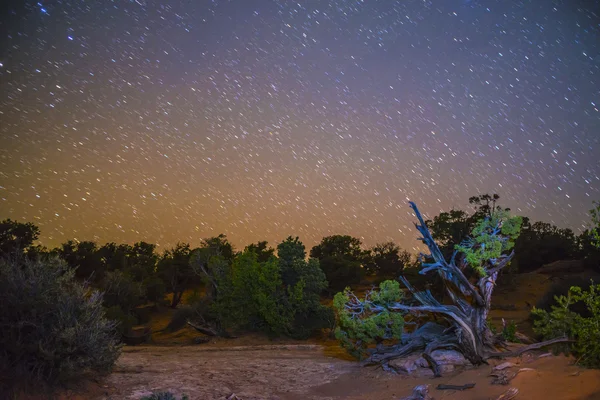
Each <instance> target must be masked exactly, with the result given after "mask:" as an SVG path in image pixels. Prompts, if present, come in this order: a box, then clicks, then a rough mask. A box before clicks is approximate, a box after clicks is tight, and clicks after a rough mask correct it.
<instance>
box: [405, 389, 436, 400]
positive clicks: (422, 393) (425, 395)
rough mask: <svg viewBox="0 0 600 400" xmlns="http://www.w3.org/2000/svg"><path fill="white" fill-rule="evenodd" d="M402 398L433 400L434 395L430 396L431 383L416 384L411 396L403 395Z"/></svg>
mask: <svg viewBox="0 0 600 400" xmlns="http://www.w3.org/2000/svg"><path fill="white" fill-rule="evenodd" d="M400 400H433V397H431V396H429V385H419V386H415V388H414V389H413V392H412V394H411V395H410V396H407V397H402V398H401V399H400Z"/></svg>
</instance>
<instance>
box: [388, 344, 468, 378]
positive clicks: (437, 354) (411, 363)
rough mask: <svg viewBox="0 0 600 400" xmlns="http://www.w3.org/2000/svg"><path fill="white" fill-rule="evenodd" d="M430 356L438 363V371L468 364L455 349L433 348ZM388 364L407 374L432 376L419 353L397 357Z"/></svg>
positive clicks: (446, 371)
mask: <svg viewBox="0 0 600 400" xmlns="http://www.w3.org/2000/svg"><path fill="white" fill-rule="evenodd" d="M431 357H432V358H433V359H434V360H435V361H436V362H437V363H438V364H439V366H440V372H441V373H442V374H444V373H446V374H447V373H450V372H454V371H455V369H456V367H463V366H467V365H470V363H469V361H467V359H466V358H465V357H464V356H463V355H462V354H461V353H459V352H458V351H455V350H434V351H433V352H431ZM389 366H390V367H392V368H394V369H395V370H396V371H398V372H404V373H406V374H409V375H418V376H433V371H432V370H431V367H430V365H429V363H428V362H427V360H425V359H424V358H423V356H421V354H412V355H410V356H408V357H404V358H397V359H395V360H392V361H390V362H389Z"/></svg>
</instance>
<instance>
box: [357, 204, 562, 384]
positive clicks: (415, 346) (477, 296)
mask: <svg viewBox="0 0 600 400" xmlns="http://www.w3.org/2000/svg"><path fill="white" fill-rule="evenodd" d="M409 204H410V207H411V208H412V209H413V211H414V213H415V216H416V217H417V220H418V223H416V224H415V227H416V228H417V230H418V231H419V233H420V234H421V237H420V238H419V239H420V240H421V241H422V242H423V243H424V244H425V245H426V246H427V248H428V249H429V254H428V255H423V254H422V255H421V256H422V257H421V260H424V259H427V260H432V261H430V262H422V264H421V270H420V271H419V273H420V274H426V273H428V272H437V274H438V275H439V276H440V278H441V279H442V282H443V285H444V290H445V292H446V295H447V298H448V299H449V302H448V303H441V302H440V301H438V300H437V299H436V298H435V297H434V296H433V295H432V293H431V292H430V291H428V290H426V291H417V290H416V289H415V288H414V287H413V286H412V285H411V284H410V282H408V280H407V279H406V278H405V277H404V276H401V277H400V281H401V282H402V283H403V284H404V286H405V287H406V289H407V290H408V293H409V294H410V296H411V297H412V299H413V300H414V302H413V303H411V304H406V303H400V302H394V303H388V304H386V305H385V306H382V305H380V304H375V303H374V302H372V301H371V300H370V299H371V298H372V297H371V295H372V294H373V291H369V292H367V295H366V296H365V300H364V301H363V300H360V299H358V298H357V297H356V296H354V298H353V299H352V301H351V302H349V303H347V304H346V308H347V309H349V310H350V311H351V312H353V313H355V314H360V313H361V312H362V311H363V310H364V309H365V308H367V309H369V310H370V311H371V312H374V313H378V312H390V311H391V312H400V313H403V314H408V315H410V316H412V317H413V318H414V320H415V321H418V320H422V317H423V316H432V315H433V316H434V318H435V320H436V323H431V322H429V323H426V324H425V325H423V327H425V326H427V325H428V324H429V326H428V328H427V329H421V328H419V329H417V330H416V331H415V332H412V333H409V334H405V335H404V336H403V338H402V340H401V342H400V343H399V344H398V345H395V346H392V347H390V346H387V347H386V346H383V345H379V346H377V348H375V349H372V350H371V351H370V355H369V357H368V358H367V359H366V360H365V361H364V362H363V365H373V364H379V365H381V366H382V367H384V368H385V369H386V370H389V369H392V370H393V368H392V367H391V366H390V365H389V362H390V361H391V360H394V359H396V358H401V357H406V356H409V355H411V354H414V353H422V356H423V358H424V359H425V360H426V361H427V362H428V364H429V365H430V367H431V369H432V370H433V372H434V375H435V376H436V377H439V376H441V367H440V365H439V363H438V362H437V361H436V360H435V358H434V357H433V356H432V352H433V351H434V350H436V349H454V350H457V351H458V352H460V353H461V354H462V355H463V356H464V357H465V358H466V359H467V360H468V361H469V362H470V363H471V364H473V365H481V364H485V363H487V360H488V359H490V358H506V357H514V356H519V355H521V354H523V353H525V352H527V351H530V350H535V349H539V348H542V347H546V346H549V345H552V344H555V343H560V342H565V341H568V339H566V338H559V339H553V340H549V341H546V342H541V343H534V344H529V345H527V346H524V347H522V348H519V349H517V350H515V351H498V350H499V349H507V346H506V343H505V342H504V340H503V339H502V338H501V337H500V336H498V335H494V334H493V333H492V332H491V330H490V328H489V326H488V325H487V322H486V321H487V317H488V314H489V311H490V309H491V298H492V292H493V291H494V289H495V287H496V280H497V279H498V276H499V273H500V271H501V270H502V269H503V268H505V267H506V266H507V265H508V264H509V263H510V261H511V259H512V258H513V256H514V251H513V252H511V253H510V254H508V255H501V256H499V257H498V258H496V259H489V260H486V261H485V262H484V263H483V265H482V266H481V267H480V268H479V270H478V272H477V274H474V276H472V277H470V278H468V277H467V275H465V271H466V270H467V268H468V266H467V262H466V260H465V258H464V256H459V254H458V251H455V252H454V254H453V255H452V257H451V258H450V260H446V259H445V258H444V256H443V253H442V251H441V250H440V248H439V247H438V245H437V244H436V242H435V241H434V239H433V236H432V235H431V232H430V231H429V228H428V227H427V224H426V223H425V220H424V218H423V216H422V215H421V213H420V211H419V209H418V208H417V206H416V204H415V203H413V202H409ZM501 227H502V221H498V226H494V227H490V228H489V229H490V231H489V232H488V234H489V235H490V236H495V237H497V239H498V240H499V241H500V242H505V241H506V240H508V238H507V237H504V236H502V233H501ZM465 243H466V246H467V247H470V248H472V249H475V250H476V249H479V247H478V246H482V245H480V244H477V243H476V241H474V240H471V239H469V240H467V241H466V242H465ZM438 322H439V323H438ZM423 327H422V328H423ZM520 339H521V340H523V341H529V340H528V339H529V338H527V337H525V336H520Z"/></svg>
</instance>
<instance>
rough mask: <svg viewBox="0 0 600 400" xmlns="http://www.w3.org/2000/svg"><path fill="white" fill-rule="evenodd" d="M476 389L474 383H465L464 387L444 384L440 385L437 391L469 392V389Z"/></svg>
mask: <svg viewBox="0 0 600 400" xmlns="http://www.w3.org/2000/svg"><path fill="white" fill-rule="evenodd" d="M474 387H475V384H474V383H465V384H464V385H444V384H441V383H440V384H439V385H437V387H436V389H437V390H467V389H473V388H474Z"/></svg>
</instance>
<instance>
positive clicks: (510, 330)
mask: <svg viewBox="0 0 600 400" xmlns="http://www.w3.org/2000/svg"><path fill="white" fill-rule="evenodd" d="M502 338H503V339H504V340H506V341H507V342H511V343H519V342H520V340H519V339H518V338H517V324H516V323H515V321H509V322H508V324H505V325H504V327H503V328H502Z"/></svg>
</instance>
